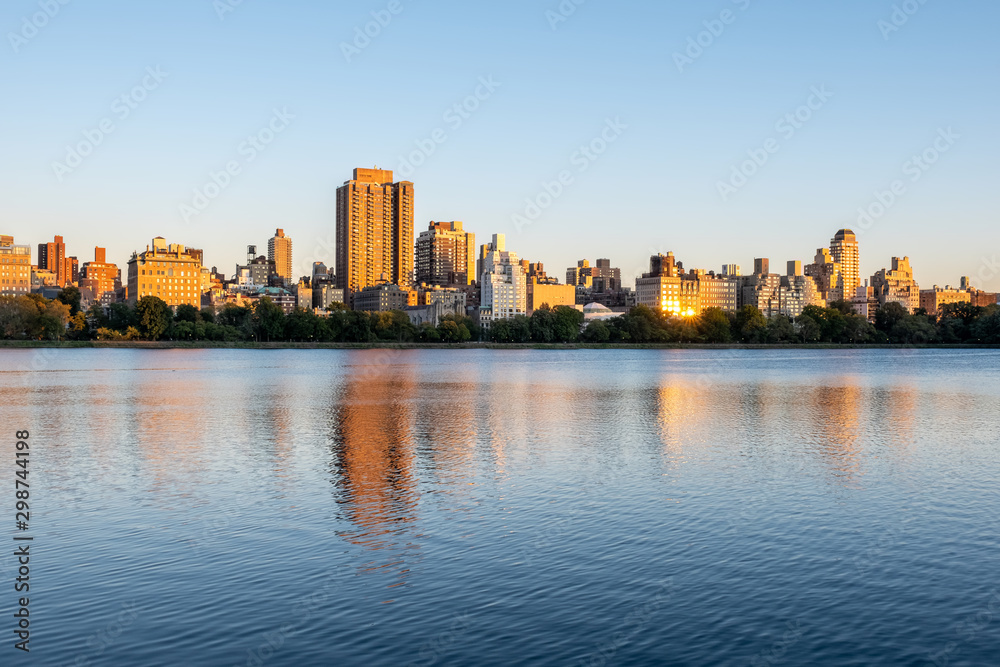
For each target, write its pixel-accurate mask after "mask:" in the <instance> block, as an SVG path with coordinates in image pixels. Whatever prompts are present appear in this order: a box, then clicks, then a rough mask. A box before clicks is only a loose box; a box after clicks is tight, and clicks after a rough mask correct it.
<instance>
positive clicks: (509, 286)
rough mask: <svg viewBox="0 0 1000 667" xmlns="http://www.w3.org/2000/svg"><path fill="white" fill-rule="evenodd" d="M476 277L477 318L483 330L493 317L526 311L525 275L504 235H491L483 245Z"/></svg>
mask: <svg viewBox="0 0 1000 667" xmlns="http://www.w3.org/2000/svg"><path fill="white" fill-rule="evenodd" d="M482 267H483V273H482V276H481V277H480V291H481V295H480V302H479V321H480V323H481V324H482V326H483V327H484V328H486V329H488V328H489V327H490V325H491V324H492V323H493V322H495V321H497V320H504V319H509V318H512V317H515V316H517V315H527V314H528V287H527V276H526V275H525V271H524V268H523V267H522V266H521V262H520V261H518V258H517V253H514V252H510V251H508V250H507V241H506V237H505V236H504V235H503V234H494V235H493V241H492V242H491V243H489V244H486V251H485V256H484V257H483V259H482Z"/></svg>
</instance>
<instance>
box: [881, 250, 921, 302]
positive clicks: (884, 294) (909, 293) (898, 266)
mask: <svg viewBox="0 0 1000 667" xmlns="http://www.w3.org/2000/svg"><path fill="white" fill-rule="evenodd" d="M871 287H872V290H873V296H874V297H875V298H876V299H878V305H879V308H882V307H884V306H885V305H886V304H888V303H898V304H899V305H901V306H903V308H905V309H906V312H908V313H913V312H914V311H916V310H917V308H920V287H919V286H918V285H917V283H916V281H914V280H913V268H912V267H911V266H910V258H909V257H904V258H902V259H900V258H899V257H893V258H892V268H891V269H882V270H881V271H879V272H878V273H876V274H875V275H874V276H872V283H871Z"/></svg>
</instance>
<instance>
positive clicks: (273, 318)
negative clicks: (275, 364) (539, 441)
mask: <svg viewBox="0 0 1000 667" xmlns="http://www.w3.org/2000/svg"><path fill="white" fill-rule="evenodd" d="M80 296H81V295H80V291H79V290H78V289H77V288H75V287H67V288H65V289H63V290H62V292H61V293H60V294H59V295H58V296H57V298H55V299H52V300H48V299H45V298H43V297H42V296H41V295H38V294H31V295H27V296H18V297H9V296H3V297H0V347H4V348H15V347H105V348H115V347H126V348H150V349H160V348H194V349H211V348H236V349H240V348H246V349H278V348H281V349H295V348H312V349H324V348H329V349H373V348H390V349H393V348H395V349H410V348H412V349H421V348H430V349H435V348H442V349H455V348H485V349H494V348H495V349H508V348H513V349H578V348H582V349H606V348H655V349H698V348H705V349H715V348H724V349H726V348H728V349H758V348H766V349H781V348H844V347H860V348H865V347H909V348H912V347H954V348H963V347H985V346H998V345H1000V305H990V306H988V307H985V308H984V307H980V306H973V305H972V304H970V303H954V304H948V305H946V306H944V307H943V308H942V309H941V312H940V313H939V314H936V315H930V314H928V313H927V312H926V311H924V310H922V309H920V310H918V311H916V312H915V313H910V312H908V311H907V309H906V308H904V307H903V306H901V305H900V304H898V303H888V304H886V305H884V306H883V307H881V308H879V310H878V311H877V312H876V313H875V317H874V322H869V321H868V319H867V318H865V317H862V316H861V315H859V314H857V313H856V312H854V309H853V306H852V305H851V304H850V303H847V302H835V303H831V304H830V305H829V306H828V307H822V306H806V307H805V308H804V309H803V312H802V313H801V314H800V315H798V316H797V317H795V318H791V317H787V316H785V315H774V316H771V317H766V316H765V315H764V314H763V313H762V312H761V311H760V310H758V309H757V308H756V307H755V306H752V305H746V306H743V307H742V308H741V309H740V310H739V311H737V312H735V313H732V312H725V311H723V310H720V309H718V308H709V309H707V310H704V311H703V312H702V313H701V314H700V315H695V316H690V317H679V316H673V315H670V314H668V313H664V312H658V311H654V310H652V309H650V308H648V307H646V306H636V307H634V308H632V309H631V310H629V311H628V312H627V313H621V314H619V315H617V316H614V317H611V318H608V319H601V320H593V321H590V322H586V321H585V316H584V314H583V313H582V312H580V311H579V310H577V309H575V308H570V307H568V306H558V307H556V308H549V307H548V306H547V305H542V307H541V308H539V309H537V310H535V311H534V312H533V313H532V314H531V316H530V317H527V316H525V315H517V316H515V317H512V318H510V319H504V320H497V321H494V322H493V323H492V325H491V326H490V327H489V328H488V329H486V328H483V327H481V326H480V325H479V323H478V322H477V321H476V320H475V319H473V318H471V317H467V316H465V315H461V314H454V315H446V316H444V317H443V318H442V319H441V321H440V323H439V324H437V326H434V325H432V324H423V325H421V326H417V325H415V324H413V323H412V322H411V321H410V318H409V316H408V315H407V314H406V313H405V312H403V311H399V310H394V311H388V312H358V311H352V310H348V309H347V308H346V307H345V306H344V305H343V304H334V305H333V306H331V307H330V309H329V310H328V311H327V312H324V313H322V314H318V313H315V312H313V311H311V310H304V309H295V310H293V311H292V312H290V313H287V314H286V313H285V311H284V310H283V309H282V308H281V307H280V306H278V305H277V304H275V303H274V302H273V301H271V300H270V299H269V298H267V297H265V298H262V299H260V300H259V301H257V302H255V303H253V304H252V305H248V306H237V305H235V304H227V305H224V306H222V307H221V308H219V309H218V310H214V309H211V308H205V309H202V310H198V309H197V308H195V307H194V306H191V305H182V306H178V307H177V308H176V309H173V308H171V307H170V306H168V305H167V304H166V302H164V301H162V300H161V299H159V298H157V297H153V296H146V297H143V298H142V299H139V301H138V303H136V304H134V305H131V304H127V303H114V304H111V305H110V306H109V307H107V308H103V307H101V306H100V305H97V304H95V305H93V306H92V307H90V308H89V309H88V310H86V311H84V310H81V303H80Z"/></svg>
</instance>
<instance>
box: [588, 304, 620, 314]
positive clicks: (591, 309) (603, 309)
mask: <svg viewBox="0 0 1000 667" xmlns="http://www.w3.org/2000/svg"><path fill="white" fill-rule="evenodd" d="M583 312H585V313H610V312H613V311H612V310H611V309H610V308H608V307H607V306H605V305H603V304H600V303H596V302H595V303H588V304H587V305H586V306H584V307H583Z"/></svg>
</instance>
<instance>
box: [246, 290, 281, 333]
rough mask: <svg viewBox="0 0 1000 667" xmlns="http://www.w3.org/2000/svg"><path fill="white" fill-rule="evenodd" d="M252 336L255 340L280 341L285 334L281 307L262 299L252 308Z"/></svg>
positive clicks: (268, 298)
mask: <svg viewBox="0 0 1000 667" xmlns="http://www.w3.org/2000/svg"><path fill="white" fill-rule="evenodd" d="M252 318H253V334H254V338H255V339H257V340H262V341H265V342H271V341H272V340H280V339H281V337H282V335H283V334H284V333H285V311H283V310H282V309H281V306H279V305H278V304H276V303H275V302H274V301H272V300H271V298H270V297H267V296H265V297H263V298H261V299H260V301H258V302H257V303H255V304H254V307H253V316H252Z"/></svg>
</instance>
